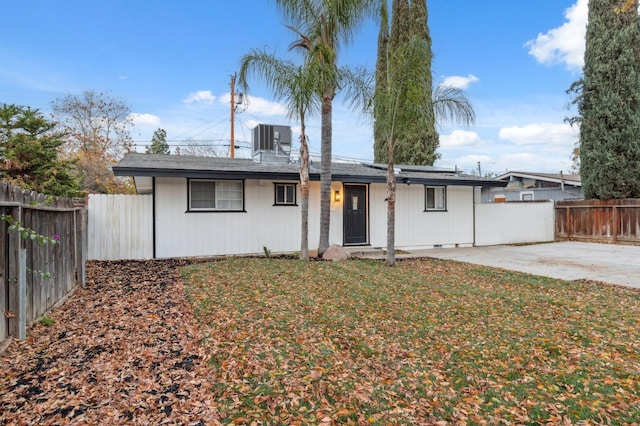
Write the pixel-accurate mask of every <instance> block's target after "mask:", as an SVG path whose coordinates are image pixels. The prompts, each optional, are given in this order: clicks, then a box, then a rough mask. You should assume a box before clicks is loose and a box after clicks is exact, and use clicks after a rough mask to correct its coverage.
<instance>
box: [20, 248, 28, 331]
mask: <svg viewBox="0 0 640 426" xmlns="http://www.w3.org/2000/svg"><path fill="white" fill-rule="evenodd" d="M18 269H19V273H18V339H20V340H24V339H26V338H27V249H26V248H20V254H19V259H18Z"/></svg>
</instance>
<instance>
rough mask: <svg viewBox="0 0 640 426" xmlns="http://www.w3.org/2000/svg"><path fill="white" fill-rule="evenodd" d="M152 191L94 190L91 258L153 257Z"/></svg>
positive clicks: (92, 195) (91, 196) (91, 197)
mask: <svg viewBox="0 0 640 426" xmlns="http://www.w3.org/2000/svg"><path fill="white" fill-rule="evenodd" d="M152 200H153V198H152V196H151V195H106V194H90V195H89V208H88V217H89V223H88V230H87V235H88V254H87V259H88V260H120V259H149V258H152V257H153V227H152V218H153V216H152Z"/></svg>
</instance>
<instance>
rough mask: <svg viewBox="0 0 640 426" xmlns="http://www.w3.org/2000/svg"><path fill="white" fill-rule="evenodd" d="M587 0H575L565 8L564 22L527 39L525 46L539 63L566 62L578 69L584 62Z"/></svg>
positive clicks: (567, 64) (571, 67) (570, 67)
mask: <svg viewBox="0 0 640 426" xmlns="http://www.w3.org/2000/svg"><path fill="white" fill-rule="evenodd" d="M588 3H589V1H588V0H577V1H576V4H574V5H573V6H571V7H569V8H567V9H566V10H565V18H566V22H565V23H564V24H562V25H561V26H559V27H557V28H553V29H551V30H549V31H547V32H546V33H544V34H542V33H540V34H538V37H537V38H536V39H535V40H529V41H528V42H527V43H526V44H525V47H527V48H529V54H531V55H533V56H534V57H535V58H536V60H537V61H538V62H540V63H541V64H546V65H552V64H557V63H564V64H566V66H567V68H569V69H571V70H575V71H579V70H580V69H581V68H582V65H583V64H584V50H585V34H586V31H587V18H588V14H589V7H588Z"/></svg>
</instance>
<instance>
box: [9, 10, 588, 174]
mask: <svg viewBox="0 0 640 426" xmlns="http://www.w3.org/2000/svg"><path fill="white" fill-rule="evenodd" d="M428 8H429V28H430V30H431V36H432V39H433V51H434V55H435V56H434V61H433V65H432V72H433V77H434V82H438V83H444V84H453V85H456V86H458V87H461V88H463V89H465V91H466V93H467V96H468V97H469V99H470V100H471V102H472V104H473V105H474V108H475V111H476V115H477V120H476V123H475V125H473V126H472V127H470V128H463V127H451V126H440V127H439V132H440V135H441V136H440V143H441V148H440V150H439V152H440V153H441V154H442V158H441V159H440V160H439V161H438V162H437V163H436V165H437V166H441V167H456V166H457V167H458V168H459V169H463V170H471V169H474V168H477V163H478V162H480V164H481V168H482V172H483V173H486V172H495V173H503V172H505V171H507V170H519V171H539V172H553V173H557V172H558V171H560V170H564V171H565V172H566V171H568V170H569V168H570V167H571V160H570V156H571V150H572V148H573V146H574V144H575V142H576V140H577V135H578V134H577V131H576V130H575V129H572V128H571V127H570V126H569V125H568V124H566V123H564V118H565V117H567V116H569V115H573V114H575V111H573V110H570V109H568V108H567V105H568V104H569V103H570V100H571V99H570V97H569V95H567V94H566V93H565V90H566V89H567V88H568V87H569V86H570V85H571V83H572V82H573V81H574V80H576V79H577V78H579V77H580V74H581V66H582V56H583V52H584V33H585V26H586V16H587V0H537V1H535V2H521V1H516V2H514V1H512V0H492V1H489V2H479V1H469V0H432V1H430V2H428ZM3 16H4V19H3V24H2V25H1V26H0V102H2V103H15V104H19V105H24V106H30V107H33V108H39V109H40V110H41V111H43V112H46V113H48V112H49V111H50V103H51V101H53V100H54V99H56V98H58V97H61V96H65V95H68V94H81V93H82V92H83V91H84V90H96V91H104V92H109V93H110V94H111V95H112V96H114V97H117V98H120V99H122V100H124V101H125V102H126V103H127V104H128V105H129V106H130V107H131V110H132V112H133V114H134V118H135V122H136V125H135V127H134V128H133V129H132V131H131V134H132V137H133V139H134V140H135V141H136V145H137V149H138V150H139V151H144V145H145V144H146V143H148V141H149V140H150V139H151V135H152V134H153V132H154V130H156V129H157V128H159V127H161V128H163V129H165V130H166V131H167V138H168V140H169V141H170V144H171V145H172V146H175V145H179V144H182V143H184V142H183V141H184V140H186V139H193V140H206V141H211V142H207V143H211V144H214V145H220V147H219V150H220V152H221V154H224V153H226V152H227V151H226V150H225V148H224V147H223V145H224V144H225V142H226V144H228V140H229V137H230V136H229V135H230V105H229V91H230V81H231V75H232V74H234V73H235V72H236V71H237V70H238V67H239V63H240V58H241V57H242V55H243V54H245V53H247V52H249V50H250V49H252V48H258V49H263V48H266V49H267V50H269V51H272V52H275V53H276V54H277V55H281V56H283V57H287V55H288V52H287V47H288V45H289V43H290V42H291V41H293V39H294V34H293V33H292V32H291V31H290V30H288V29H287V28H285V27H284V26H283V24H285V23H286V22H284V21H283V20H282V19H281V17H280V16H279V15H278V13H277V10H276V8H275V2H274V1H273V0H250V1H244V2H242V1H224V0H209V1H205V0H190V1H182V2H178V1H175V0H157V1H154V2H148V1H141V0H89V1H87V0H82V1H78V0H63V1H55V0H34V1H30V2H17V1H11V2H6V4H4V5H3ZM377 32H378V30H377V22H373V21H370V22H368V23H367V24H366V25H365V26H363V27H362V29H360V30H359V31H358V32H357V33H356V38H355V41H354V43H352V44H351V45H350V46H347V47H345V48H344V49H343V50H342V51H341V52H340V58H341V60H340V62H341V64H344V65H357V66H366V67H368V68H370V69H371V70H373V69H374V67H375V60H376V39H377ZM250 83H251V85H250V91H249V93H248V95H249V104H248V107H247V109H246V110H245V111H244V112H241V113H237V114H236V116H235V117H236V118H235V121H236V126H235V137H236V143H237V144H238V145H241V146H243V147H244V146H246V147H248V146H249V143H248V142H249V141H250V139H251V129H252V128H253V127H255V126H256V125H257V124H258V123H266V124H281V125H291V126H292V128H293V131H294V138H296V140H297V136H298V134H299V132H298V127H297V123H295V122H289V120H288V119H287V118H286V111H285V109H284V107H283V106H282V105H279V104H278V103H277V102H275V101H274V97H273V96H272V95H271V93H270V92H268V91H267V90H265V88H264V86H263V85H261V84H259V83H260V82H259V81H255V82H253V81H250ZM333 129H334V134H333V136H334V138H333V153H334V155H335V156H337V157H341V158H347V159H358V160H362V161H372V160H373V136H372V130H371V119H370V118H369V117H367V116H364V115H362V114H359V113H355V112H352V111H350V110H349V109H348V108H347V107H346V105H344V104H343V103H342V102H341V99H340V98H338V99H337V100H336V102H335V104H334V124H333ZM308 133H309V137H310V144H311V153H312V154H314V153H319V151H320V119H319V117H313V118H311V119H310V122H309V128H308ZM236 152H237V154H236V155H238V156H249V155H250V151H249V150H248V149H246V148H240V149H239V150H236Z"/></svg>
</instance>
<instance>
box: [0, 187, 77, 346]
mask: <svg viewBox="0 0 640 426" xmlns="http://www.w3.org/2000/svg"><path fill="white" fill-rule="evenodd" d="M83 204H84V203H83V202H82V203H80V204H78V203H75V202H74V201H73V200H71V199H66V198H58V197H51V196H47V195H44V194H38V193H35V192H32V191H25V190H22V189H20V188H18V187H14V186H11V185H9V184H6V183H0V213H2V214H4V215H9V216H11V217H12V218H13V221H15V222H19V223H20V224H21V225H22V226H23V227H24V228H27V229H31V230H33V231H35V233H37V234H39V235H43V236H46V237H53V236H54V235H58V238H59V241H60V244H55V245H50V244H45V245H39V244H37V243H36V241H34V240H31V239H30V238H27V239H23V238H22V237H21V235H20V233H19V232H17V231H12V230H10V229H9V224H8V223H7V222H6V221H4V220H2V221H0V259H2V263H1V265H2V266H1V267H0V349H1V348H2V343H3V342H5V343H6V341H8V339H9V337H18V338H24V337H25V332H26V326H27V324H29V323H31V322H33V321H35V320H36V319H38V318H39V317H41V316H43V315H44V314H45V313H46V312H47V311H49V310H50V309H51V308H53V307H54V306H55V305H56V304H57V303H59V302H60V301H61V300H64V299H65V298H66V297H67V296H68V295H69V294H70V293H71V292H72V291H73V290H74V289H75V288H76V287H77V286H78V285H80V284H83V283H84V279H85V269H84V268H85V267H84V260H85V253H86V247H87V241H86V227H87V226H86V222H87V212H86V208H85V207H84V206H83Z"/></svg>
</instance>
